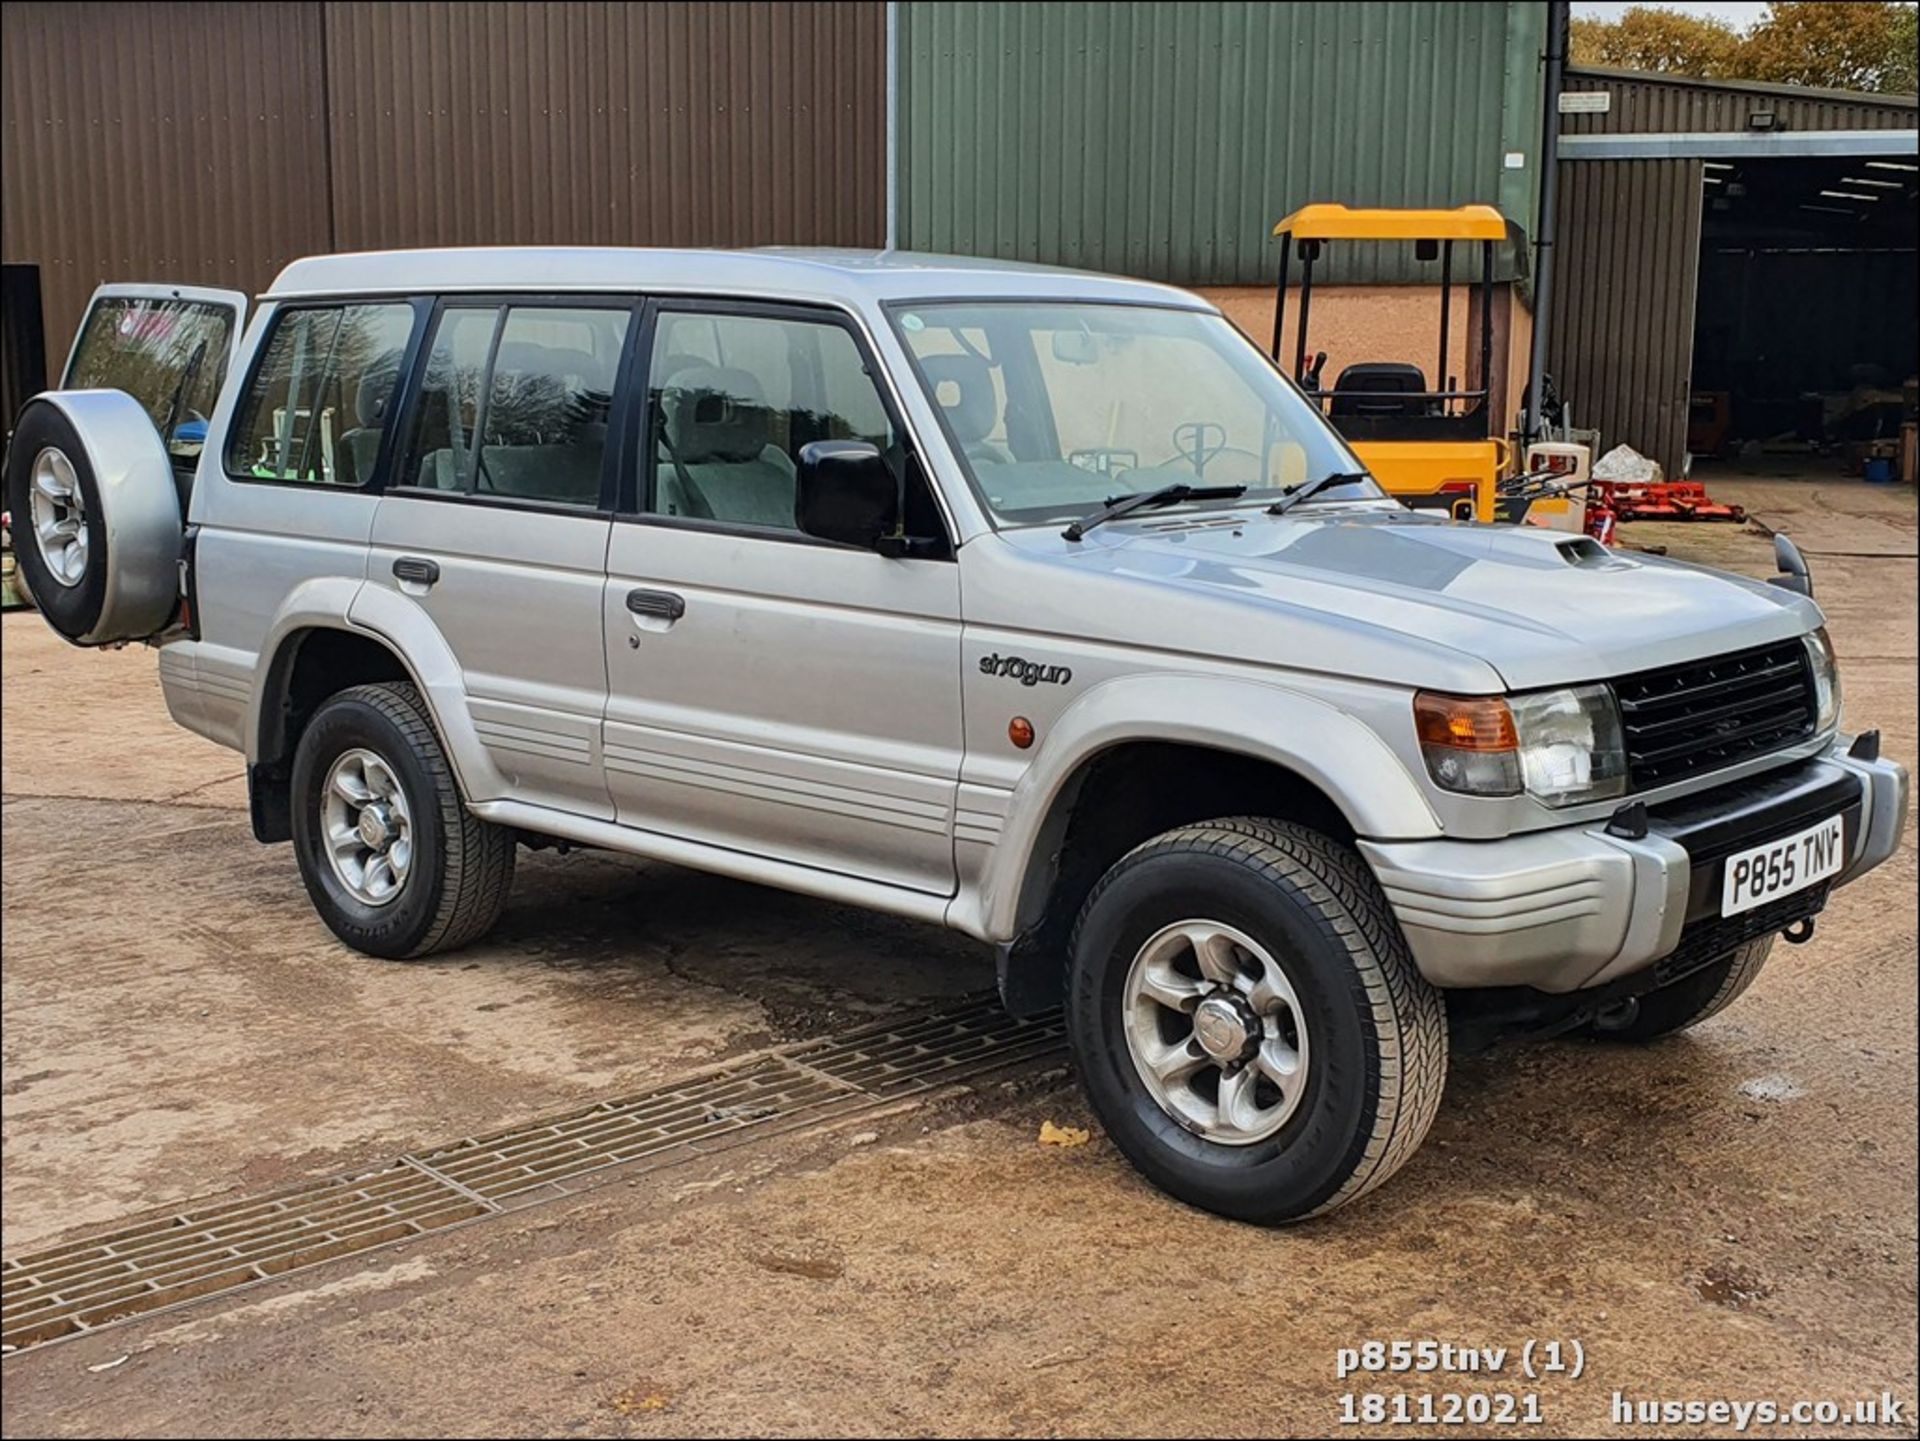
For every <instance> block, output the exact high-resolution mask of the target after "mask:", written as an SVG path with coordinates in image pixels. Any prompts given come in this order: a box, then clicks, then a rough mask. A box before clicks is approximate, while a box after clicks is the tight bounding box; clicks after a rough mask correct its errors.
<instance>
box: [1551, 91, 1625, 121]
mask: <svg viewBox="0 0 1920 1441" xmlns="http://www.w3.org/2000/svg"><path fill="white" fill-rule="evenodd" d="M1611 109H1613V92H1612V91H1611V90H1563V91H1561V92H1560V113H1561V114H1562V115H1605V114H1606V113H1607V112H1608V111H1609V110H1611Z"/></svg>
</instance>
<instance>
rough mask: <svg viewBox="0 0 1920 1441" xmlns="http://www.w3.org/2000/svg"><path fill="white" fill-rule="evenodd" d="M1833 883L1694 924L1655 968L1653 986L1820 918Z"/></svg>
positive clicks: (1689, 926)
mask: <svg viewBox="0 0 1920 1441" xmlns="http://www.w3.org/2000/svg"><path fill="white" fill-rule="evenodd" d="M1831 889H1832V887H1831V885H1830V884H1823V885H1818V886H1809V887H1808V888H1807V889H1806V890H1804V891H1800V892H1797V893H1796V894H1794V895H1791V896H1782V897H1781V898H1780V899H1779V900H1777V901H1768V902H1767V903H1766V904H1765V905H1764V906H1755V907H1754V908H1753V909H1752V910H1750V911H1742V912H1741V913H1740V914H1739V915H1737V916H1715V917H1713V918H1712V919H1710V920H1703V921H1694V922H1692V923H1691V924H1690V925H1688V926H1687V927H1686V928H1685V929H1683V930H1682V931H1681V932H1680V944H1679V945H1677V946H1675V947H1674V948H1673V951H1672V953H1671V954H1670V955H1667V956H1664V957H1662V958H1661V960H1660V962H1659V963H1658V964H1657V965H1656V966H1655V967H1654V968H1653V976H1654V983H1655V984H1656V985H1662V986H1664V985H1665V984H1666V983H1667V982H1668V981H1677V980H1679V979H1680V978H1681V977H1682V976H1685V975H1690V974H1692V973H1693V972H1694V971H1697V970H1699V969H1700V968H1701V967H1702V966H1704V965H1706V964H1707V963H1708V962H1710V961H1717V960H1719V959H1720V958H1721V957H1722V956H1724V955H1726V954H1728V953H1729V952H1731V951H1734V950H1736V949H1738V948H1739V947H1741V946H1744V945H1745V944H1746V943H1747V942H1748V941H1752V940H1758V939H1759V938H1760V937H1761V936H1770V935H1773V934H1774V933H1775V932H1777V931H1784V930H1785V929H1786V928H1787V927H1788V926H1790V925H1792V924H1793V923H1794V922H1795V921H1803V920H1805V919H1806V918H1807V917H1808V916H1817V915H1819V914H1820V912H1821V911H1822V910H1824V909H1825V908H1826V904H1827V892H1828V891H1829V890H1831Z"/></svg>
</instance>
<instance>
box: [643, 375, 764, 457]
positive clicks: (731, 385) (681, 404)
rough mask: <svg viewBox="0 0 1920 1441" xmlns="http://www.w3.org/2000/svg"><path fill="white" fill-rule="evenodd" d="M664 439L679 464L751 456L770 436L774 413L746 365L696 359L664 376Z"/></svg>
mask: <svg viewBox="0 0 1920 1441" xmlns="http://www.w3.org/2000/svg"><path fill="white" fill-rule="evenodd" d="M661 406H662V409H663V412H664V415H665V419H666V431H667V444H668V445H670V446H671V447H672V448H673V454H674V456H675V457H676V458H677V459H678V460H679V461H680V462H681V463H682V464H684V465H693V464H697V463H699V462H702V461H716V460H718V461H741V460H755V459H757V458H758V457H759V455H760V452H761V451H763V450H765V449H766V447H767V442H768V441H769V440H771V439H772V437H773V415H772V412H771V411H769V410H768V409H767V405H766V402H765V400H764V399H763V398H762V396H761V393H760V382H759V381H758V380H757V379H755V378H754V374H753V372H752V371H750V370H741V369H739V368H738V367H736V366H730V365H699V366H691V367H689V368H687V369H685V370H682V371H681V372H680V373H679V374H678V375H675V376H673V377H672V378H671V379H670V380H668V381H667V384H666V389H665V391H664V393H663V394H662V396H661Z"/></svg>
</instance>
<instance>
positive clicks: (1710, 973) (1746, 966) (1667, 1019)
mask: <svg viewBox="0 0 1920 1441" xmlns="http://www.w3.org/2000/svg"><path fill="white" fill-rule="evenodd" d="M1772 951H1773V937H1772V936H1762V937H1761V938H1760V939H1759V940H1757V941H1748V942H1747V943H1746V944H1745V945H1744V946H1742V947H1740V949H1739V950H1737V951H1734V952H1732V953H1731V954H1729V955H1725V956H1722V957H1721V958H1720V959H1719V960H1717V961H1715V962H1714V963H1713V964H1712V965H1709V966H1703V967H1701V968H1700V969H1699V970H1697V971H1695V972H1694V973H1693V974H1692V975H1690V976H1683V977H1681V978H1680V979H1679V980H1677V981H1675V982H1674V983H1673V984H1672V985H1669V986H1662V987H1661V988H1660V989H1659V990H1657V991H1649V992H1648V993H1647V994H1646V995H1644V996H1641V997H1640V998H1639V999H1638V1000H1636V1001H1633V1002H1632V1003H1631V1004H1629V1005H1626V1006H1623V1007H1620V1008H1619V1009H1618V1010H1616V1011H1614V1012H1611V1013H1609V1014H1606V1015H1602V1016H1601V1017H1600V1019H1598V1020H1596V1021H1593V1022H1591V1023H1590V1024H1589V1025H1588V1026H1587V1027H1586V1034H1587V1035H1589V1036H1592V1037H1593V1038H1594V1039H1596V1040H1601V1041H1657V1040H1659V1039H1660V1038H1661V1037H1662V1036H1671V1035H1672V1034H1674V1032H1676V1031H1684V1030H1686V1029H1688V1028H1689V1027H1690V1026H1697V1025H1699V1024H1700V1023H1701V1022H1702V1021H1704V1020H1706V1018H1707V1017H1708V1016H1712V1015H1717V1014H1718V1013H1719V1012H1721V1011H1724V1010H1725V1009H1726V1008H1727V1007H1728V1006H1730V1005H1732V1004H1733V1003H1734V1002H1735V1001H1737V1000H1738V999H1739V998H1740V996H1741V994H1742V993H1743V992H1744V991H1745V990H1746V989H1747V987H1748V986H1750V985H1752V984H1753V983H1754V980H1755V979H1756V978H1757V977H1758V976H1759V974H1760V968H1761V967H1762V966H1764V965H1766V963H1767V957H1768V956H1769V955H1770V954H1771V953H1772Z"/></svg>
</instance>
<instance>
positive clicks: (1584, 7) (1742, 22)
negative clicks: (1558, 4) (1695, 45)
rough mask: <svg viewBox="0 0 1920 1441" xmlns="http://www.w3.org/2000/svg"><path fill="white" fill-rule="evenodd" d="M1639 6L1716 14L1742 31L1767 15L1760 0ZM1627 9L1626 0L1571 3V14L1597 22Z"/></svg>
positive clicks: (1662, 1) (1661, 1)
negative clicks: (1586, 16)
mask: <svg viewBox="0 0 1920 1441" xmlns="http://www.w3.org/2000/svg"><path fill="white" fill-rule="evenodd" d="M1641 3H1643V4H1653V5H1657V6H1659V8H1660V9H1662V10H1681V11H1684V12H1685V13H1687V14H1689V15H1717V16H1719V17H1720V18H1721V19H1722V20H1725V21H1727V22H1728V23H1729V24H1731V25H1732V26H1733V27H1734V28H1735V29H1737V30H1745V29H1746V28H1747V27H1748V26H1749V25H1751V24H1753V22H1754V21H1756V20H1758V19H1759V18H1760V17H1761V16H1762V15H1764V14H1766V13H1767V7H1766V5H1765V3H1764V0H1757V3H1753V4H1749V3H1747V0H1698V3H1692V4H1688V3H1675V0H1641ZM1629 8H1631V5H1630V0H1623V3H1621V4H1617V5H1616V4H1610V3H1606V0H1573V13H1574V14H1576V15H1591V16H1594V17H1596V18H1597V19H1601V20H1618V19H1619V18H1620V13H1621V12H1622V11H1623V10H1627V9H1629Z"/></svg>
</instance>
